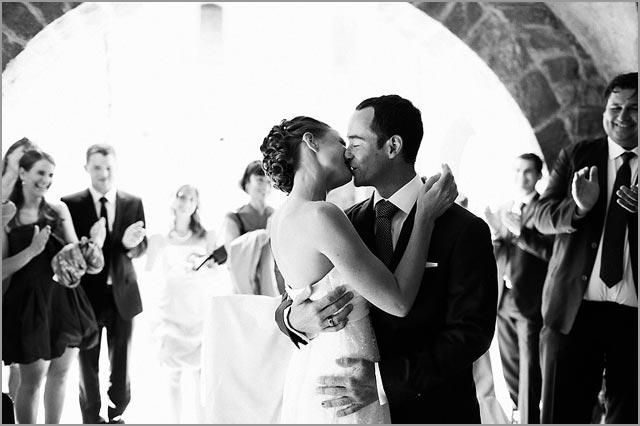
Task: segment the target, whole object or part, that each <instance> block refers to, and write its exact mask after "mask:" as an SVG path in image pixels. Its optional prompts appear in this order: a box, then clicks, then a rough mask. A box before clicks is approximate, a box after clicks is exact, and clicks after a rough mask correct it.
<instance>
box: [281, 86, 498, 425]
mask: <svg viewBox="0 0 640 426" xmlns="http://www.w3.org/2000/svg"><path fill="white" fill-rule="evenodd" d="M422 136H423V129H422V119H421V117H420V111H419V110H418V109H417V108H415V107H414V106H413V105H412V104H411V102H409V101H408V100H406V99H403V98H401V97H399V96H397V95H389V96H381V97H377V98H371V99H367V100H365V101H363V102H362V103H360V105H358V107H357V108H356V111H355V112H354V114H353V116H352V118H351V121H350V124H349V131H348V138H349V141H350V144H349V147H348V148H347V151H346V153H345V157H346V160H347V162H348V163H349V165H350V167H351V168H352V173H353V177H354V183H355V185H356V186H374V187H375V188H376V191H375V193H374V194H373V195H372V196H371V198H369V199H367V200H365V201H363V202H361V203H358V204H356V205H355V206H353V207H351V208H350V209H348V210H347V216H348V217H349V219H350V220H351V222H352V223H353V225H354V226H355V228H356V230H357V232H358V234H359V235H360V237H361V238H362V239H363V241H364V242H365V244H367V246H368V247H369V248H370V249H371V251H372V252H374V253H376V254H377V255H378V256H379V257H381V259H383V261H384V258H383V257H382V256H381V253H379V252H378V250H377V249H376V246H377V243H376V233H375V231H374V229H375V227H376V225H375V223H376V213H375V210H374V205H375V204H376V202H378V201H379V200H382V199H385V200H388V201H390V202H391V203H393V204H394V205H395V206H396V207H397V209H398V210H397V212H396V213H395V215H394V216H392V217H391V236H392V243H393V247H394V250H393V255H392V257H391V260H390V263H389V264H388V265H389V268H390V269H391V270H393V269H395V267H396V266H397V264H398V262H399V260H400V258H401V257H402V253H403V251H404V250H405V248H406V245H407V242H408V239H409V235H410V233H411V228H412V226H413V220H414V216H415V201H416V197H417V191H419V188H420V187H421V186H422V181H421V180H420V177H419V176H418V175H417V174H416V172H415V169H414V164H415V159H416V156H417V153H418V148H419V146H420V142H421V140H422ZM387 220H388V219H387ZM428 259H429V261H428V262H427V264H426V265H425V270H424V276H423V283H422V286H421V289H420V290H419V292H418V295H417V297H416V300H415V303H414V305H413V307H412V309H411V311H410V312H409V314H408V315H407V316H406V317H405V318H398V317H394V316H392V315H389V314H386V313H384V312H382V311H381V310H379V309H377V308H375V307H372V308H371V311H370V315H371V320H372V323H373V327H374V330H375V333H376V338H377V342H378V347H379V350H380V355H381V360H380V361H379V362H377V363H374V362H371V361H368V360H363V359H357V360H352V361H351V363H350V365H349V366H350V367H351V366H355V367H356V368H355V370H354V371H355V373H354V374H355V375H352V376H349V375H348V374H349V373H347V372H348V371H351V370H345V375H344V376H333V377H325V378H321V380H322V383H323V385H322V386H321V387H320V389H319V392H320V393H325V394H327V395H329V396H327V397H326V398H327V400H326V401H325V402H324V404H323V405H324V406H325V407H340V408H341V409H340V410H339V412H338V415H347V414H350V413H352V412H355V411H357V410H359V409H360V408H362V407H364V406H366V405H368V404H370V403H372V402H374V401H376V400H380V402H381V403H382V404H385V403H388V404H389V408H390V411H391V419H392V422H393V423H480V412H479V407H478V401H477V398H476V390H475V384H474V381H473V373H472V365H473V362H474V361H475V360H476V359H477V358H479V357H480V356H481V355H482V354H483V353H485V351H486V350H487V349H488V348H489V345H490V343H491V338H492V336H493V332H494V327H495V318H496V317H495V315H496V292H497V290H496V289H497V285H496V276H497V274H496V265H495V259H494V257H493V250H492V245H491V238H490V233H489V229H488V226H487V225H486V224H485V223H484V221H483V220H482V219H480V218H478V217H476V216H474V215H473V214H471V213H470V212H468V211H467V210H465V209H464V208H462V207H460V206H457V205H454V206H452V207H451V208H450V209H449V210H448V211H447V212H445V213H444V214H443V215H442V216H441V217H440V218H438V219H437V220H436V222H435V227H434V230H433V235H432V237H431V245H430V247H429V257H428ZM350 296H351V294H350V293H345V292H344V291H343V290H342V291H341V290H338V291H334V292H331V293H329V294H328V295H327V296H325V297H323V298H322V299H319V300H317V301H315V302H313V301H310V300H305V298H306V297H307V296H306V295H305V296H303V297H299V298H296V300H295V301H293V303H292V302H291V300H287V299H286V297H285V299H284V300H283V303H282V304H281V306H280V307H279V308H278V310H277V312H276V321H277V322H278V324H279V326H280V328H281V329H282V330H283V332H285V333H286V334H287V335H289V336H290V338H291V339H292V340H293V341H294V342H295V343H296V344H305V343H306V342H307V340H308V338H313V337H314V336H315V335H316V334H317V333H319V332H332V331H337V330H340V329H342V328H343V327H344V326H345V325H346V322H347V321H348V313H349V312H350V309H351V308H350V307H351V305H349V304H347V303H348V300H349V297H350ZM343 307H345V309H343V310H342V311H340V312H338V311H339V310H340V309H341V308H343Z"/></svg>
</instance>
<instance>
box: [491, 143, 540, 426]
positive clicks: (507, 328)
mask: <svg viewBox="0 0 640 426" xmlns="http://www.w3.org/2000/svg"><path fill="white" fill-rule="evenodd" d="M514 174H515V185H516V197H515V199H513V200H511V201H509V202H507V203H505V204H503V205H501V206H500V207H499V208H498V210H497V212H495V213H492V212H491V211H490V210H487V211H486V217H487V222H488V223H489V227H490V228H491V234H492V238H493V245H494V253H495V255H496V260H497V262H498V282H499V287H498V323H497V327H498V344H499V347H500V358H501V360H502V370H503V372H504V378H505V381H506V382H507V388H508V390H509V394H510V396H511V400H512V401H513V403H514V404H515V406H516V407H517V409H518V411H519V412H520V420H521V422H522V423H526V424H534V423H540V392H541V387H542V374H541V371H540V356H539V349H538V347H539V343H540V338H539V336H540V330H541V329H542V314H541V313H540V305H541V303H542V286H543V284H544V278H545V275H546V274H547V266H548V262H549V257H550V255H551V249H552V246H553V236H552V235H543V234H541V233H540V232H539V231H538V230H537V229H536V228H535V227H534V226H533V212H534V207H535V203H536V202H537V201H538V199H539V198H540V194H538V192H536V183H538V181H539V180H540V178H541V177H542V160H541V159H540V157H538V156H537V155H536V154H532V153H527V154H522V155H520V156H518V157H517V158H516V160H515V164H514Z"/></svg>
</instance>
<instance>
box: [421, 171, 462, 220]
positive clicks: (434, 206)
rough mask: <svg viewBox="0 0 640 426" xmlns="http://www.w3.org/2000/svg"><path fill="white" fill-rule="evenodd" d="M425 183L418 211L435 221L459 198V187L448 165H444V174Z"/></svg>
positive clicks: (434, 176)
mask: <svg viewBox="0 0 640 426" xmlns="http://www.w3.org/2000/svg"><path fill="white" fill-rule="evenodd" d="M423 181H424V185H422V192H421V193H420V194H419V196H418V210H419V211H420V212H421V213H422V214H423V215H426V216H427V217H428V218H429V219H431V220H435V219H437V218H438V217H440V215H442V214H443V213H444V212H445V211H447V209H449V207H451V206H452V205H453V203H454V202H455V200H456V198H457V197H458V186H457V185H456V180H455V179H454V177H453V174H452V173H451V169H450V168H449V166H448V165H447V164H443V165H442V173H436V174H435V175H433V176H431V177H430V178H429V179H427V180H424V179H423Z"/></svg>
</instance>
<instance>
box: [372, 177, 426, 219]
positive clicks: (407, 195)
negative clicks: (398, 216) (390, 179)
mask: <svg viewBox="0 0 640 426" xmlns="http://www.w3.org/2000/svg"><path fill="white" fill-rule="evenodd" d="M420 188H422V179H420V176H418V175H415V176H414V177H413V179H411V180H410V181H409V182H407V183H406V184H405V185H404V186H403V187H402V188H400V189H398V190H397V191H396V192H394V193H393V195H391V197H389V198H387V200H388V201H390V202H392V203H393V204H394V205H395V206H396V207H398V208H399V209H400V210H402V211H403V212H404V213H405V214H407V215H408V214H409V213H410V212H411V209H412V208H413V205H414V204H415V203H416V200H417V199H418V194H419V192H420ZM380 200H384V198H383V197H382V195H380V193H379V192H378V190H377V189H376V190H375V192H374V195H373V205H374V206H375V205H376V204H377V203H378V201H380Z"/></svg>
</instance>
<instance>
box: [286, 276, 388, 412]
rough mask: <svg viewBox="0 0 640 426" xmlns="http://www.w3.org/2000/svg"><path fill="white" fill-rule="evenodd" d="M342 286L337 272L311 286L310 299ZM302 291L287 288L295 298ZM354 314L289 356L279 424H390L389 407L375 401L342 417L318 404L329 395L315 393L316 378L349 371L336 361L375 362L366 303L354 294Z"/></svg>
mask: <svg viewBox="0 0 640 426" xmlns="http://www.w3.org/2000/svg"><path fill="white" fill-rule="evenodd" d="M340 284H344V283H343V282H342V280H341V278H340V275H339V273H338V272H337V271H336V269H335V268H334V269H332V270H331V271H330V272H329V273H328V274H327V275H326V276H324V278H322V279H321V280H320V281H318V282H317V283H316V284H314V285H313V293H312V295H311V299H312V300H316V299H319V298H321V297H323V296H324V295H325V294H326V293H327V292H328V291H329V290H331V289H333V288H335V287H337V286H338V285H340ZM300 291H302V289H290V288H288V289H287V293H289V296H290V297H291V298H294V297H295V296H296V295H297V294H299V292H300ZM351 304H352V305H353V311H352V312H351V313H350V314H349V322H348V323H347V326H346V327H345V328H344V329H342V330H340V331H338V332H335V333H329V332H327V333H320V335H319V336H318V337H316V338H315V339H313V340H311V342H310V343H309V344H307V345H304V346H302V345H301V349H300V350H296V351H295V352H294V353H293V355H292V356H291V361H290V363H289V367H288V370H287V376H286V378H285V383H284V396H283V406H282V417H281V423H324V424H327V423H329V424H330V423H339V424H358V423H390V422H391V418H390V415H389V406H388V404H385V405H380V403H379V402H378V401H376V402H375V403H372V404H369V405H368V406H366V407H364V408H362V409H360V410H359V411H357V412H355V413H353V414H350V415H348V416H344V417H337V416H336V412H337V411H338V410H340V409H341V408H344V407H340V408H324V407H322V405H321V403H322V401H324V400H327V399H331V398H332V397H331V396H330V395H322V394H318V393H316V388H317V387H318V381H317V379H318V377H320V376H324V375H334V374H335V375H345V374H349V372H350V371H351V368H344V367H340V366H338V365H337V364H336V362H335V360H336V359H338V358H341V357H345V356H349V357H356V358H365V359H368V360H371V361H378V360H379V358H380V355H379V352H378V345H377V343H376V338H375V335H374V333H373V327H372V326H371V321H370V319H369V302H367V301H366V300H365V299H364V298H363V297H362V296H360V295H358V294H355V297H354V298H353V300H352V301H351Z"/></svg>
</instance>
